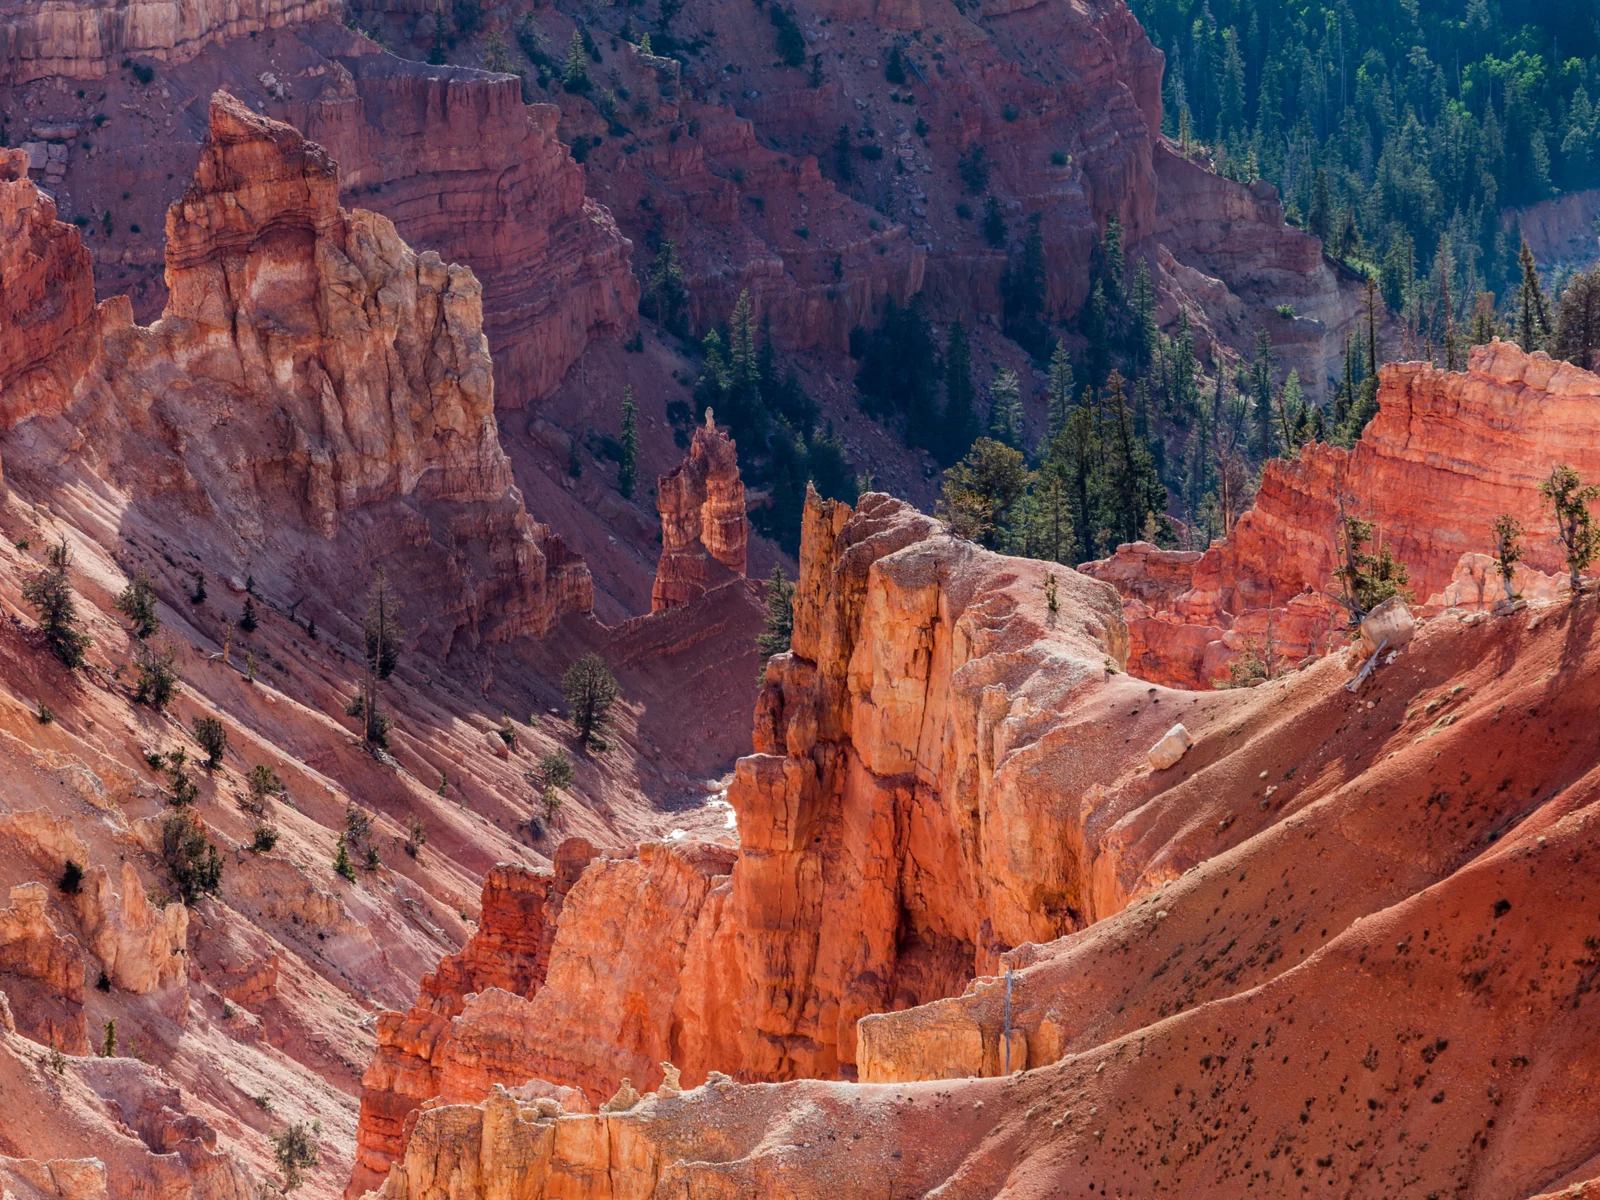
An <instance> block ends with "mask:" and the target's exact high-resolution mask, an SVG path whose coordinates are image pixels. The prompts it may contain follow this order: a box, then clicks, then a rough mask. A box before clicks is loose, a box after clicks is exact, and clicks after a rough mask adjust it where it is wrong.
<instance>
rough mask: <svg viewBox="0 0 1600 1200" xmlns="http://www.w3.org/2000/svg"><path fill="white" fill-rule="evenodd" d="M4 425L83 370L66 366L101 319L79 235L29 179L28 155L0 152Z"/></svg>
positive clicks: (0, 418) (0, 412) (0, 415)
mask: <svg viewBox="0 0 1600 1200" xmlns="http://www.w3.org/2000/svg"><path fill="white" fill-rule="evenodd" d="M0 280H4V281H5V287H4V289H0V423H4V424H7V425H10V424H15V423H16V421H17V420H18V419H19V418H20V417H21V416H22V415H23V414H24V413H26V412H28V411H29V410H31V409H32V408H33V407H34V406H35V405H37V404H38V403H40V398H41V397H42V396H44V395H48V394H50V393H59V392H60V390H61V388H62V385H63V383H64V382H65V380H64V379H63V376H67V377H70V375H71V373H72V372H73V371H74V370H75V369H78V367H79V364H78V363H76V362H74V361H67V362H63V361H62V359H63V358H68V357H73V358H75V357H76V356H75V355H70V356H69V354H68V348H69V346H71V347H73V348H74V349H76V345H77V343H81V341H82V340H83V337H82V335H83V334H84V333H85V331H87V330H88V328H89V327H90V325H91V322H92V321H93V318H94V276H93V273H92V271H91V268H90V264H89V252H88V251H87V250H86V249H84V246H83V240H82V238H80V237H79V236H78V231H77V230H76V229H74V228H73V227H72V226H70V225H68V224H66V223H65V222H62V221H58V220H57V219H56V206H55V201H53V200H52V199H50V197H49V196H47V195H45V194H44V193H42V192H40V191H39V189H38V188H36V187H35V186H34V185H33V184H32V183H31V182H30V181H29V179H28V156H27V153H26V152H25V151H22V150H6V149H0Z"/></svg>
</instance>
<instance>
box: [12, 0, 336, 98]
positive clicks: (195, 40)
mask: <svg viewBox="0 0 1600 1200" xmlns="http://www.w3.org/2000/svg"><path fill="white" fill-rule="evenodd" d="M330 11H332V8H331V6H330V5H329V4H328V3H327V2H326V0H237V2H235V3H231V4H227V5H217V6H212V5H207V4H203V3H199V2H198V0H183V2H182V3H179V4H171V5H140V6H137V7H134V8H131V9H130V8H126V7H121V6H118V5H114V4H109V3H103V2H91V3H86V4H77V5H67V6H59V7H41V6H38V5H32V4H26V3H16V2H12V3H6V4H4V5H0V84H7V83H22V82H25V81H27V80H30V79H42V78H47V77H49V76H51V75H65V76H67V77H69V78H73V79H99V78H101V77H102V76H104V75H106V74H107V73H108V72H111V71H114V70H115V69H116V67H117V63H118V62H119V61H121V60H123V59H125V58H126V57H128V56H129V55H133V56H138V57H146V56H148V57H150V58H155V59H161V60H165V61H167V62H182V61H184V60H186V59H190V58H193V57H194V56H195V55H196V54H198V53H200V52H201V51H202V50H203V49H205V48H206V47H207V46H210V45H212V44H214V43H216V42H219V41H222V40H223V39H224V38H229V37H240V36H243V35H244V34H247V33H250V34H253V33H256V32H259V31H261V30H264V29H276V28H278V27H280V26H283V25H291V24H295V23H297V22H300V21H310V20H315V19H316V18H318V17H323V16H326V15H327V14H328V13H329V12H330Z"/></svg>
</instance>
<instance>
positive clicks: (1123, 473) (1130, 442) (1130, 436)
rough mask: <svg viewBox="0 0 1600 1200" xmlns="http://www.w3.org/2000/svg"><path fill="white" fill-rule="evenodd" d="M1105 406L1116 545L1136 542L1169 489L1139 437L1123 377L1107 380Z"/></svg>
mask: <svg viewBox="0 0 1600 1200" xmlns="http://www.w3.org/2000/svg"><path fill="white" fill-rule="evenodd" d="M1105 404H1106V409H1107V410H1108V413H1109V416H1110V424H1109V433H1110V442H1109V445H1108V446H1107V448H1106V475H1107V487H1106V492H1107V501H1108V509H1109V512H1108V516H1109V517H1110V524H1111V533H1112V540H1113V541H1114V542H1119V543H1120V542H1135V541H1138V540H1139V535H1140V533H1141V531H1142V530H1143V529H1144V527H1145V520H1146V518H1147V517H1149V516H1150V515H1151V514H1159V513H1160V512H1161V510H1162V509H1164V508H1165V507H1166V504H1167V489H1166V488H1164V487H1163V486H1161V481H1160V480H1159V479H1158V478H1157V477H1156V469H1155V464H1154V463H1153V462H1152V461H1151V458H1150V448H1149V447H1148V446H1147V445H1145V443H1144V442H1143V441H1142V440H1141V439H1140V438H1139V437H1138V435H1137V433H1136V432H1135V430H1134V427H1133V415H1132V413H1130V412H1129V411H1128V405H1127V401H1126V399H1125V398H1124V396H1123V392H1122V376H1121V374H1120V373H1118V372H1117V371H1112V372H1111V375H1110V377H1109V378H1108V379H1107V380H1106V390H1105Z"/></svg>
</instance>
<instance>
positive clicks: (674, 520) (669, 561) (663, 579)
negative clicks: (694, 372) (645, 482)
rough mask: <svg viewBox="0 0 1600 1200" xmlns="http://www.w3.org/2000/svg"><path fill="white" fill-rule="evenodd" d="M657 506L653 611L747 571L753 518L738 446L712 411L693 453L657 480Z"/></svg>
mask: <svg viewBox="0 0 1600 1200" xmlns="http://www.w3.org/2000/svg"><path fill="white" fill-rule="evenodd" d="M656 509H657V510H658V511H659V512H660V513H661V561H660V563H659V564H658V565H657V567H656V581H655V586H654V587H653V588H652V589H651V593H650V609H651V611H652V612H660V611H661V610H662V609H665V608H675V607H677V606H679V605H683V604H688V603H690V602H691V601H694V600H697V599H699V598H700V597H701V596H703V595H705V594H706V592H707V591H709V590H710V589H711V588H713V587H717V586H719V585H721V584H723V583H726V582H727V581H728V580H730V579H734V578H738V577H742V576H743V575H744V566H745V546H746V543H747V542H748V541H749V538H750V522H749V519H748V518H747V517H746V515H745V508H744V482H743V480H741V479H740V478H739V456H738V449H737V447H735V445H734V443H733V440H732V439H731V438H730V437H728V435H727V434H725V433H723V432H722V431H721V430H720V429H718V428H717V427H716V425H715V424H714V423H713V414H712V413H710V412H707V413H706V423H705V424H704V425H703V426H701V427H700V428H698V429H696V430H695V431H694V441H693V442H691V443H690V445H689V454H688V456H687V457H686V458H685V459H684V460H683V462H682V463H680V464H679V465H678V466H677V467H676V468H675V469H674V470H673V471H672V472H671V473H670V474H667V475H663V476H661V478H660V479H659V480H658V481H657V483H656Z"/></svg>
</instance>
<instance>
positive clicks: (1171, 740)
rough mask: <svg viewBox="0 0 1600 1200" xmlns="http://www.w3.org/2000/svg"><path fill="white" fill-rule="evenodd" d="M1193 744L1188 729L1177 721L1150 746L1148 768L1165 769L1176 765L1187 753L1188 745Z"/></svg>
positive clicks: (1153, 769)
mask: <svg viewBox="0 0 1600 1200" xmlns="http://www.w3.org/2000/svg"><path fill="white" fill-rule="evenodd" d="M1193 745H1194V739H1193V738H1191V737H1190V736H1189V731H1188V730H1187V729H1185V728H1184V726H1183V722H1181V721H1180V722H1178V724H1176V725H1174V726H1173V727H1172V728H1171V729H1169V730H1167V731H1166V733H1164V734H1162V735H1161V740H1160V741H1159V742H1157V743H1156V744H1155V745H1154V746H1151V747H1150V769H1151V770H1152V771H1165V770H1166V769H1167V768H1168V767H1175V766H1177V765H1178V762H1179V760H1181V759H1182V758H1183V756H1184V755H1185V754H1187V753H1189V747H1191V746H1193Z"/></svg>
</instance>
